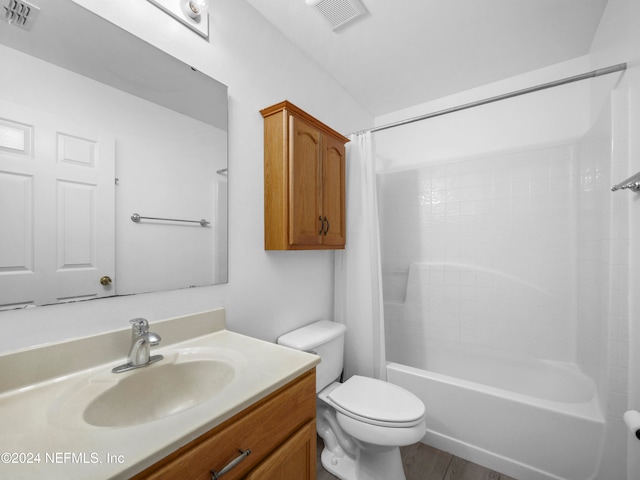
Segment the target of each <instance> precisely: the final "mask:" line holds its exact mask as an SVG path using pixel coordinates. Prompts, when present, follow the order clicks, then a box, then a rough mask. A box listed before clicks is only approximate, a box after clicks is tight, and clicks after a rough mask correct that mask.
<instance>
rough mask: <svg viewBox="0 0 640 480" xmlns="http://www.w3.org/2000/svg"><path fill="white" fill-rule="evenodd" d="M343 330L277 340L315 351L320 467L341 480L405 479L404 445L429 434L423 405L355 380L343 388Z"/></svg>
mask: <svg viewBox="0 0 640 480" xmlns="http://www.w3.org/2000/svg"><path fill="white" fill-rule="evenodd" d="M345 330H346V328H345V327H344V325H341V324H338V323H334V322H330V321H326V320H322V321H320V322H315V323H313V324H311V325H307V326H306V327H302V328H301V329H298V330H294V331H293V332H289V333H288V334H285V335H283V336H282V337H280V338H279V339H278V343H279V344H280V345H284V346H288V347H291V348H296V349H298V350H305V351H313V352H314V353H317V354H318V355H319V356H320V357H321V359H322V360H321V362H320V364H319V365H318V366H317V367H316V369H317V372H316V392H317V394H318V404H317V416H316V425H317V431H318V434H319V435H320V437H322V439H323V441H324V445H325V446H324V449H323V451H322V455H321V461H322V466H323V467H324V468H325V469H326V470H327V471H329V472H330V473H332V474H333V475H335V476H336V477H338V478H340V479H341V480H405V475H404V472H403V468H402V459H401V457H400V448H399V447H400V446H404V445H410V444H413V443H416V442H418V441H420V439H421V438H422V437H423V436H424V434H425V433H426V425H425V421H424V416H425V407H424V404H423V403H422V401H421V400H420V399H419V398H418V397H416V396H415V395H413V394H412V393H410V392H409V391H407V390H405V389H404V388H402V387H399V386H397V385H394V384H391V383H388V382H384V381H382V380H378V379H374V378H368V377H363V376H359V375H354V376H352V377H351V378H349V379H348V380H347V381H345V382H344V383H339V382H337V381H336V380H337V379H338V378H339V377H340V373H341V372H342V365H343V360H342V359H343V350H344V333H345Z"/></svg>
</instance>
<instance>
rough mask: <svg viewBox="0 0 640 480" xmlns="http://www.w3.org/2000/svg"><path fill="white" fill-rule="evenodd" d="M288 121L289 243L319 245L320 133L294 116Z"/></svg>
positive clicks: (320, 205) (320, 211)
mask: <svg viewBox="0 0 640 480" xmlns="http://www.w3.org/2000/svg"><path fill="white" fill-rule="evenodd" d="M289 121H290V123H289V125H290V136H289V139H290V142H291V145H290V149H289V152H290V155H291V158H290V161H289V168H290V169H291V170H290V172H289V182H290V183H289V243H290V244H291V245H319V244H321V243H322V238H321V236H320V229H321V225H322V222H321V220H320V216H321V213H322V196H321V193H320V192H321V188H322V185H321V181H322V178H321V177H322V172H321V170H320V169H321V165H322V163H321V159H320V155H321V145H320V132H319V131H318V130H317V129H316V128H314V127H312V126H311V125H310V124H308V123H307V122H305V121H304V120H301V119H299V118H296V117H294V116H290V117H289Z"/></svg>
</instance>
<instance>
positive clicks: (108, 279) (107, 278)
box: [100, 275, 111, 287]
mask: <svg viewBox="0 0 640 480" xmlns="http://www.w3.org/2000/svg"><path fill="white" fill-rule="evenodd" d="M100 285H104V286H105V287H106V286H108V285H111V277H110V276H109V275H105V276H104V277H100Z"/></svg>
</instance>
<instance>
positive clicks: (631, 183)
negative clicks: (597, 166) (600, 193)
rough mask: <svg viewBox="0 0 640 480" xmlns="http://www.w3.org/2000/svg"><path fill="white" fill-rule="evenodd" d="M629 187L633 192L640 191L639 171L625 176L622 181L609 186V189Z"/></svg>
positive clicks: (613, 190)
mask: <svg viewBox="0 0 640 480" xmlns="http://www.w3.org/2000/svg"><path fill="white" fill-rule="evenodd" d="M624 189H629V190H631V191H633V192H640V172H638V173H636V174H635V175H632V176H631V177H629V178H627V179H626V180H625V181H624V182H620V183H619V184H617V185H614V186H613V187H611V191H612V192H615V191H616V190H624Z"/></svg>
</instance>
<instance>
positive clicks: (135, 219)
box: [131, 213, 211, 227]
mask: <svg viewBox="0 0 640 480" xmlns="http://www.w3.org/2000/svg"><path fill="white" fill-rule="evenodd" d="M142 219H144V220H165V221H169V222H187V223H199V224H200V226H202V227H206V226H207V225H209V223H211V222H208V221H207V220H205V219H204V218H203V219H202V220H179V219H177V218H160V217H142V216H140V215H139V214H137V213H134V214H133V215H131V221H132V222H136V223H139V222H140V220H142Z"/></svg>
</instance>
